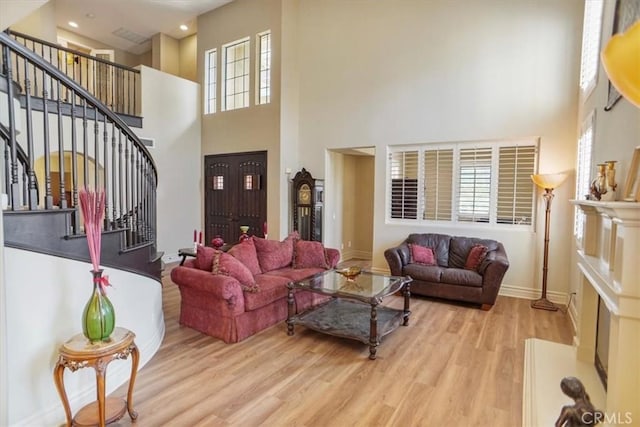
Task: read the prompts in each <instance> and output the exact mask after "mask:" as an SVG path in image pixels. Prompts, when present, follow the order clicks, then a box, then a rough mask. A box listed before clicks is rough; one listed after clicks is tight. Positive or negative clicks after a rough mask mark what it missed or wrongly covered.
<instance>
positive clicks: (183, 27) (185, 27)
mask: <svg viewBox="0 0 640 427" xmlns="http://www.w3.org/2000/svg"><path fill="white" fill-rule="evenodd" d="M180 29H181V30H182V31H187V30H188V29H189V27H187V26H186V25H184V24H182V25H180Z"/></svg>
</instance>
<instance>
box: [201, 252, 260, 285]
mask: <svg viewBox="0 0 640 427" xmlns="http://www.w3.org/2000/svg"><path fill="white" fill-rule="evenodd" d="M211 272H212V273H213V274H224V275H225V276H230V277H233V278H234V279H236V280H237V281H238V282H240V286H242V290H243V291H246V292H258V291H259V290H260V288H259V287H258V285H257V284H256V281H255V280H254V278H253V274H251V272H250V271H249V269H248V268H247V267H246V266H245V265H244V264H243V263H241V262H240V261H238V260H237V259H236V258H234V257H233V256H232V255H229V254H227V253H224V252H222V251H216V253H215V255H214V257H213V263H212V266H211Z"/></svg>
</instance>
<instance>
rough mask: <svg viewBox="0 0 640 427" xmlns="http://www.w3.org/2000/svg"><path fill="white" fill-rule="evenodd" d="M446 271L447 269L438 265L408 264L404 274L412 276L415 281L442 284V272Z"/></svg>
mask: <svg viewBox="0 0 640 427" xmlns="http://www.w3.org/2000/svg"><path fill="white" fill-rule="evenodd" d="M445 270H446V267H440V266H437V265H420V264H407V265H405V266H404V269H403V274H405V275H407V276H411V278H412V279H413V280H422V281H425V282H433V283H440V282H441V281H442V279H441V277H442V272H443V271H445Z"/></svg>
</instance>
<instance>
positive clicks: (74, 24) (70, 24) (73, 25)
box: [69, 21, 78, 28]
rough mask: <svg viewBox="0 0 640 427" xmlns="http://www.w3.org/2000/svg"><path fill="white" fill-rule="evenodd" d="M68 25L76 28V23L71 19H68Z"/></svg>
mask: <svg viewBox="0 0 640 427" xmlns="http://www.w3.org/2000/svg"><path fill="white" fill-rule="evenodd" d="M69 26H70V27H73V28H78V24H76V23H75V22H73V21H69Z"/></svg>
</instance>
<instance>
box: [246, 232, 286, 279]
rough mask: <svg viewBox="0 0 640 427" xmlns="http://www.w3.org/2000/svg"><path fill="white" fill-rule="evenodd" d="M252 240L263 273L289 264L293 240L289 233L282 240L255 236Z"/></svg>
mask: <svg viewBox="0 0 640 427" xmlns="http://www.w3.org/2000/svg"><path fill="white" fill-rule="evenodd" d="M253 240H254V243H255V246H256V252H257V253H258V262H259V263H260V268H261V269H262V271H263V272H264V273H266V272H267V271H272V270H277V269H279V268H283V267H288V266H290V265H291V261H292V260H293V241H294V237H293V236H292V235H289V236H288V237H287V238H285V239H284V240H283V241H282V242H278V241H277V240H267V239H263V238H261V237H255V236H254V237H253Z"/></svg>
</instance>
